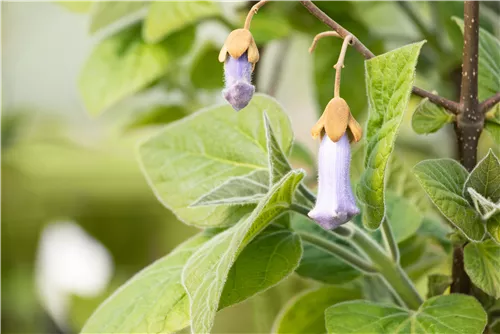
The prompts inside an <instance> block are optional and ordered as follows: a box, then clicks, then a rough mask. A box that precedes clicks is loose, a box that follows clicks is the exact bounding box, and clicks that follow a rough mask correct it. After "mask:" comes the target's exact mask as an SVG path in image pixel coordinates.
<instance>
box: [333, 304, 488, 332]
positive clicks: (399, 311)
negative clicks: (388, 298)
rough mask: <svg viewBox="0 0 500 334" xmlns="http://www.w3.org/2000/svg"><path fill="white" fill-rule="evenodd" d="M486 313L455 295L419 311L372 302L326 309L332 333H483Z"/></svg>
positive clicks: (476, 305) (338, 305)
mask: <svg viewBox="0 0 500 334" xmlns="http://www.w3.org/2000/svg"><path fill="white" fill-rule="evenodd" d="M485 326H486V312H485V311H484V310H483V308H482V307H481V304H479V302H478V301H477V300H476V299H475V298H474V297H471V296H465V295H460V294H453V295H447V296H439V297H434V298H431V299H429V300H427V301H425V302H424V303H423V304H422V306H420V308H419V309H418V310H417V311H409V310H406V309H403V308H400V307H397V306H391V305H382V304H376V303H372V302H368V301H353V302H344V303H340V304H337V305H334V306H332V307H330V308H328V309H327V310H326V327H327V329H328V333H339V334H347V333H359V334H361V333H363V334H366V333H370V334H374V333H379V334H386V333H394V334H397V333H400V334H403V333H405V334H408V333H411V334H417V333H422V334H425V333H447V334H452V333H460V334H470V333H481V332H482V331H483V329H484V327H485Z"/></svg>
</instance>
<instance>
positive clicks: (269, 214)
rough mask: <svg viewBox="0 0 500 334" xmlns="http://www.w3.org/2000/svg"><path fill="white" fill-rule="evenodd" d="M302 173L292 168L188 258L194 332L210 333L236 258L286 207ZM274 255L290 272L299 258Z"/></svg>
mask: <svg viewBox="0 0 500 334" xmlns="http://www.w3.org/2000/svg"><path fill="white" fill-rule="evenodd" d="M303 176H304V174H303V173H302V172H300V171H291V172H290V173H289V174H287V175H286V176H285V177H284V178H283V179H282V180H281V181H280V182H279V183H276V184H275V185H274V186H273V187H272V188H271V190H270V191H269V193H268V194H267V196H266V197H265V198H263V199H262V200H261V202H260V203H259V205H258V206H257V207H256V208H255V210H254V211H253V212H252V214H251V215H249V216H248V217H246V218H244V219H243V220H242V221H241V222H239V223H237V224H236V225H234V226H233V227H231V228H229V229H227V230H226V231H224V232H222V233H220V234H219V235H217V236H216V237H214V238H213V239H211V240H210V241H209V242H207V243H206V244H204V245H203V246H202V247H201V248H200V249H198V250H197V251H196V252H195V253H194V254H193V256H192V257H191V258H190V259H189V261H188V263H187V264H186V266H185V267H184V270H183V273H182V284H183V286H184V288H185V289H186V291H187V293H188V295H189V300H190V314H191V320H192V322H191V331H192V332H193V333H209V332H210V330H211V328H212V326H213V322H214V318H215V314H216V312H217V309H218V308H219V305H220V299H221V296H222V293H223V289H224V284H225V282H226V280H227V278H228V274H229V270H230V269H231V267H232V266H233V263H234V261H235V259H236V258H237V257H238V255H239V254H240V253H241V252H242V251H243V250H244V248H245V246H246V245H248V243H249V242H250V241H251V240H252V239H254V238H255V237H256V236H257V235H258V234H259V233H260V232H261V231H262V230H263V229H264V228H266V227H267V226H268V225H269V224H270V223H271V221H272V220H273V219H275V218H276V217H278V216H279V215H281V214H282V213H284V212H285V211H286V210H288V208H289V205H290V204H291V202H292V198H293V193H294V192H295V188H296V187H297V185H298V184H299V182H300V181H301V179H302V178H303ZM276 255H277V256H278V258H277V259H276V261H285V262H286V263H284V264H283V266H284V267H286V268H287V269H288V271H290V272H291V271H293V270H294V269H295V267H296V266H297V265H298V262H299V259H300V257H299V258H297V259H296V260H297V261H296V263H293V262H290V261H288V260H285V259H283V256H282V255H281V254H280V253H277V254H276ZM282 273H283V274H285V275H283V276H280V275H276V276H278V277H279V279H278V280H277V281H275V282H274V283H272V284H270V285H274V284H276V283H277V282H279V280H281V279H282V278H284V277H286V273H285V272H284V271H282Z"/></svg>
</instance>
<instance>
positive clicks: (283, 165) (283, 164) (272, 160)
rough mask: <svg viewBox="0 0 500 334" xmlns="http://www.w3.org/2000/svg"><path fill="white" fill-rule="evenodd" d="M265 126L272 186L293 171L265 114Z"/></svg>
mask: <svg viewBox="0 0 500 334" xmlns="http://www.w3.org/2000/svg"><path fill="white" fill-rule="evenodd" d="M264 126H265V127H266V139H267V152H268V158H269V171H270V173H269V174H270V175H269V176H270V179H269V184H271V185H272V184H275V183H276V182H278V181H279V180H281V178H282V177H283V176H285V175H286V174H287V173H288V172H289V171H291V170H292V166H290V163H289V162H288V159H287V158H286V154H285V153H284V152H283V150H282V148H281V147H280V144H279V142H278V140H277V139H276V136H275V134H274V131H273V128H272V125H271V122H270V121H269V118H268V117H267V115H266V114H265V113H264Z"/></svg>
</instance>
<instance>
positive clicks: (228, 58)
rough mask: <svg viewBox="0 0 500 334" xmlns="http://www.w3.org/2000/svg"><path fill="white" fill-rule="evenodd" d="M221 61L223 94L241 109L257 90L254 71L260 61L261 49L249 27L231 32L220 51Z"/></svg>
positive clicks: (235, 106) (237, 108)
mask: <svg viewBox="0 0 500 334" xmlns="http://www.w3.org/2000/svg"><path fill="white" fill-rule="evenodd" d="M219 61H220V62H224V78H225V89H224V90H223V91H222V95H223V96H224V98H225V99H226V101H227V102H229V104H231V105H232V106H233V108H234V109H235V110H236V111H238V110H241V109H243V108H245V107H246V106H247V105H248V103H249V102H250V100H251V99H252V96H253V93H254V92H255V86H253V85H252V72H253V70H254V68H255V63H257V61H259V50H258V49H257V45H256V44H255V40H254V39H253V36H252V34H251V33H250V31H249V30H248V29H236V30H234V31H232V32H231V33H230V34H229V36H228V37H227V39H226V42H225V43H224V46H223V47H222V49H221V51H220V53H219Z"/></svg>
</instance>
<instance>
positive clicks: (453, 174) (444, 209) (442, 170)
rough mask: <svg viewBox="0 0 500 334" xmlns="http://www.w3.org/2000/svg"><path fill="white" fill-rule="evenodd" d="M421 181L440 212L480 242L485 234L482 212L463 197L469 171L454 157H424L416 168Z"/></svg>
mask: <svg viewBox="0 0 500 334" xmlns="http://www.w3.org/2000/svg"><path fill="white" fill-rule="evenodd" d="M414 172H415V175H416V176H417V178H418V180H419V182H420V184H421V185H422V187H423V188H424V190H425V191H426V192H427V195H428V196H429V198H430V199H431V200H432V201H433V203H434V204H435V205H436V207H437V208H438V209H439V211H441V213H442V214H443V215H444V216H445V217H446V218H447V219H448V220H449V221H450V222H451V223H452V224H453V225H455V227H457V228H458V229H459V230H460V231H462V232H463V233H464V234H465V236H467V237H468V238H469V239H471V240H473V241H480V240H482V239H483V237H484V234H485V228H484V224H483V222H482V221H481V218H480V216H479V214H478V213H477V212H476V211H475V210H474V209H473V208H472V207H471V206H470V205H469V203H468V202H467V200H466V199H465V198H463V197H462V188H463V185H464V183H465V180H466V178H467V175H468V173H467V171H466V170H465V169H464V168H463V167H462V166H461V165H460V164H459V163H458V162H456V161H454V160H451V159H436V160H425V161H422V162H420V163H419V164H417V165H416V166H415V168H414Z"/></svg>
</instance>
